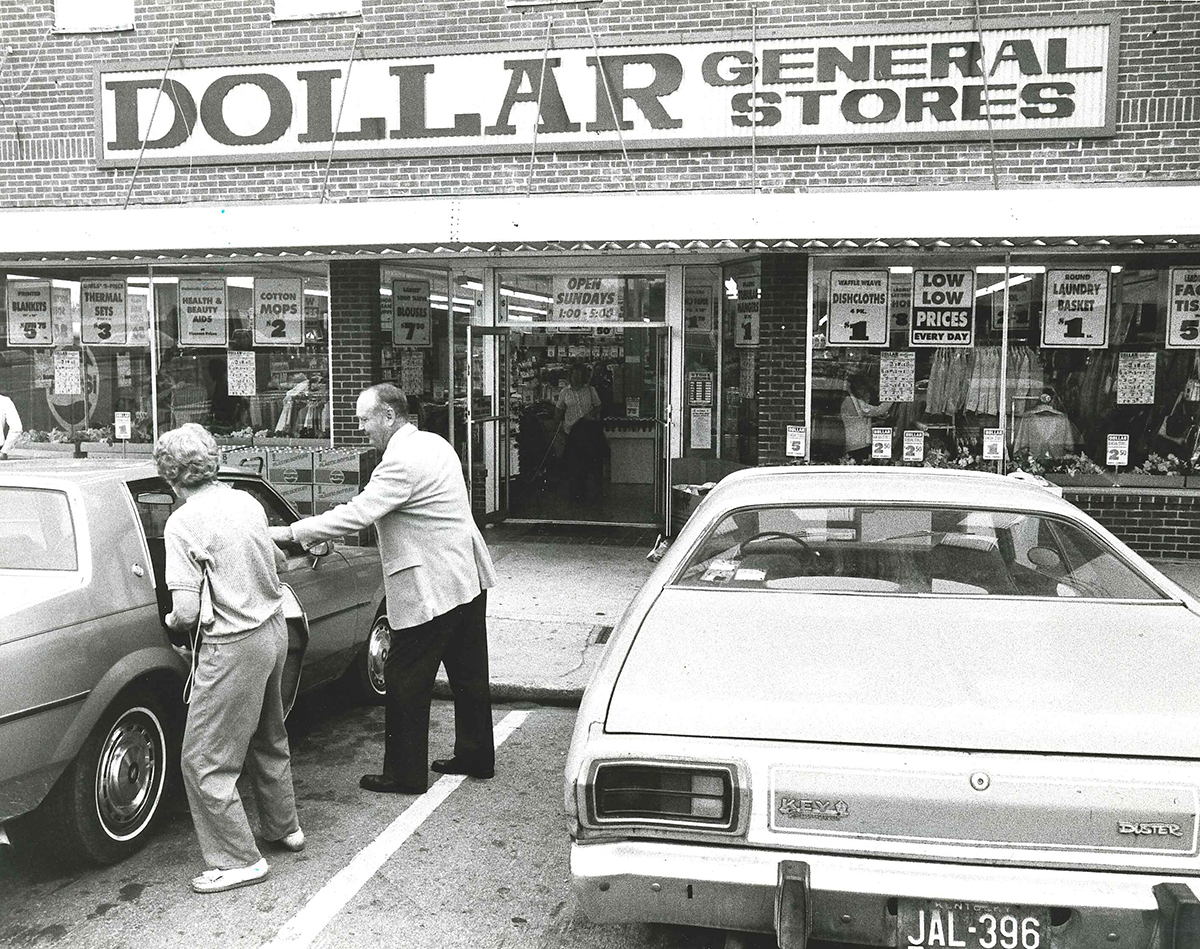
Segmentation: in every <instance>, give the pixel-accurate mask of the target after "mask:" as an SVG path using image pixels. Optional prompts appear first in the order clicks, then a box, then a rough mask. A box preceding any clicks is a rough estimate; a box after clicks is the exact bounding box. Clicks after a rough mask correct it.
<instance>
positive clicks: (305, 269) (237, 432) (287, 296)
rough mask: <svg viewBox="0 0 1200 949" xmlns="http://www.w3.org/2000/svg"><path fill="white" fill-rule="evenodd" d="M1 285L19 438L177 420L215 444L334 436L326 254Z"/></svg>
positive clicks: (55, 441)
mask: <svg viewBox="0 0 1200 949" xmlns="http://www.w3.org/2000/svg"><path fill="white" fill-rule="evenodd" d="M2 292H3V308H4V311H5V312H4V317H3V319H2V320H0V333H3V337H2V338H0V393H4V394H5V395H7V396H8V397H9V398H11V399H12V400H13V403H14V406H15V408H16V410H17V412H18V413H19V414H20V417H21V419H22V422H23V427H24V432H23V434H22V436H21V444H22V446H24V447H30V446H41V448H42V450H52V449H54V448H55V447H56V446H58V447H60V448H61V449H62V450H66V449H67V448H70V450H76V446H79V449H80V450H88V451H89V453H90V452H91V451H96V452H99V450H100V449H102V448H103V446H105V445H114V443H118V442H120V443H123V444H122V446H121V447H122V450H124V451H128V450H129V448H130V447H132V448H133V449H134V450H139V449H138V446H142V447H141V449H140V450H148V448H149V446H150V445H151V444H152V443H153V441H154V438H155V432H156V426H157V431H159V432H161V431H166V430H168V429H171V428H174V427H176V426H178V425H182V424H183V423H184V422H199V423H201V424H203V425H205V426H206V427H208V428H209V429H210V430H211V431H212V432H213V433H214V434H215V435H216V436H217V437H218V439H219V440H220V441H221V442H222V444H239V443H249V442H252V441H253V442H256V443H262V444H272V443H278V444H297V443H300V442H302V441H304V440H314V441H316V442H320V443H322V444H325V445H328V444H329V437H330V398H329V279H328V272H327V269H326V268H325V267H324V266H323V265H308V266H294V267H288V268H283V267H278V266H277V267H270V266H263V267H257V268H255V269H254V270H250V269H242V268H232V267H231V268H226V269H225V270H224V271H223V272H221V273H219V274H211V273H196V272H194V271H180V272H178V273H170V272H167V271H165V270H164V269H159V268H155V270H154V273H153V275H152V276H151V275H150V274H148V273H146V272H145V271H141V272H138V273H124V274H121V273H116V274H114V273H96V272H76V273H70V274H65V275H64V274H61V273H58V272H56V273H55V275H53V276H42V275H40V274H37V273H8V274H6V277H5V280H4V283H3V288H2ZM152 330H153V331H152ZM152 347H153V351H152ZM152 367H155V369H152ZM118 423H120V425H119V427H118ZM126 424H127V425H128V429H126ZM126 431H127V434H128V438H127V439H124V438H122V436H123V435H125V434H126ZM88 446H91V447H90V448H89V447H88Z"/></svg>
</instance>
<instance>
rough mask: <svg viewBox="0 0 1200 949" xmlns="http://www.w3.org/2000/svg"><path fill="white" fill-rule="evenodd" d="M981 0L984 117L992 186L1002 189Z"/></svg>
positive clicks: (979, 31)
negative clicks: (984, 45)
mask: <svg viewBox="0 0 1200 949" xmlns="http://www.w3.org/2000/svg"><path fill="white" fill-rule="evenodd" d="M979 3H980V0H975V34H976V36H978V37H979V68H980V71H981V72H982V73H983V97H984V99H986V100H987V109H986V110H985V111H984V113H983V115H984V118H986V119H987V129H988V145H989V150H990V152H991V155H992V188H994V189H995V190H996V191H999V190H1000V171H999V168H998V167H997V165H996V130H995V129H994V128H993V127H992V102H991V99H992V93H991V91H990V90H989V89H988V68H987V57H985V56H984V54H983V21H982V20H981V19H980V16H979Z"/></svg>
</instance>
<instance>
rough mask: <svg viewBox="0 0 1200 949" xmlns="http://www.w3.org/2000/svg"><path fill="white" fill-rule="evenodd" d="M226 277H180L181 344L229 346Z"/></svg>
mask: <svg viewBox="0 0 1200 949" xmlns="http://www.w3.org/2000/svg"><path fill="white" fill-rule="evenodd" d="M227 340H228V335H227V330H226V320H225V278H224V277H180V278H179V345H180V346H225V345H227Z"/></svg>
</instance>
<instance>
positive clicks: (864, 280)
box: [827, 270, 888, 346]
mask: <svg viewBox="0 0 1200 949" xmlns="http://www.w3.org/2000/svg"><path fill="white" fill-rule="evenodd" d="M827 343H828V345H830V346H886V345H887V344H888V272H887V271H886V270H834V271H832V272H831V273H830V274H829V334H828V339H827Z"/></svg>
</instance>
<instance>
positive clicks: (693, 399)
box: [687, 372, 713, 405]
mask: <svg viewBox="0 0 1200 949" xmlns="http://www.w3.org/2000/svg"><path fill="white" fill-rule="evenodd" d="M687 381H688V402H690V403H691V404H692V405H712V400H713V374H712V373H711V372H689V373H688V374H687Z"/></svg>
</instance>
